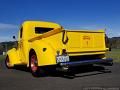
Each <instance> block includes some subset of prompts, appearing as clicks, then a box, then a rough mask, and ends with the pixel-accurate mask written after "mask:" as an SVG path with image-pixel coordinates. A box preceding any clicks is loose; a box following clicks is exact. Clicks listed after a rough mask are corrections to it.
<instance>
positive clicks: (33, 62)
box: [29, 53, 44, 77]
mask: <svg viewBox="0 0 120 90" xmlns="http://www.w3.org/2000/svg"><path fill="white" fill-rule="evenodd" d="M29 67H30V71H31V73H32V75H33V76H34V77H39V76H44V72H43V69H41V68H39V67H38V59H37V56H36V54H35V53H32V54H31V57H30V62H29Z"/></svg>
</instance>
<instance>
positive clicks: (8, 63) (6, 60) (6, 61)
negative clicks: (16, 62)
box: [5, 55, 12, 69]
mask: <svg viewBox="0 0 120 90" xmlns="http://www.w3.org/2000/svg"><path fill="white" fill-rule="evenodd" d="M5 65H6V67H7V68H8V69H11V68H12V67H11V66H10V59H9V56H8V55H7V57H6V59H5Z"/></svg>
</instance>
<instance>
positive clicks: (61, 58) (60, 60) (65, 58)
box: [56, 56, 69, 63]
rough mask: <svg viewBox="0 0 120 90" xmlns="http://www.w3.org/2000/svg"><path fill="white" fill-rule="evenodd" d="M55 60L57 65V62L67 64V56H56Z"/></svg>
mask: <svg viewBox="0 0 120 90" xmlns="http://www.w3.org/2000/svg"><path fill="white" fill-rule="evenodd" d="M56 60H57V63H59V62H69V56H57V57H56Z"/></svg>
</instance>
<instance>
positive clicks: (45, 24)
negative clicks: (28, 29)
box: [22, 21, 61, 29]
mask: <svg viewBox="0 0 120 90" xmlns="http://www.w3.org/2000/svg"><path fill="white" fill-rule="evenodd" d="M22 26H32V27H39V26H40V27H50V28H54V29H56V28H60V27H61V25H59V24H57V23H53V22H44V21H25V22H24V23H23V24H22Z"/></svg>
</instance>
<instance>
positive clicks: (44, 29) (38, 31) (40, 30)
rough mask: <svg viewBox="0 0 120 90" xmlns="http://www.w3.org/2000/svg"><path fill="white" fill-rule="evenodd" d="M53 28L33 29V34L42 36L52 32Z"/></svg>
mask: <svg viewBox="0 0 120 90" xmlns="http://www.w3.org/2000/svg"><path fill="white" fill-rule="evenodd" d="M53 29H54V28H44V27H35V33H36V34H42V33H45V32H48V31H51V30H53Z"/></svg>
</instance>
